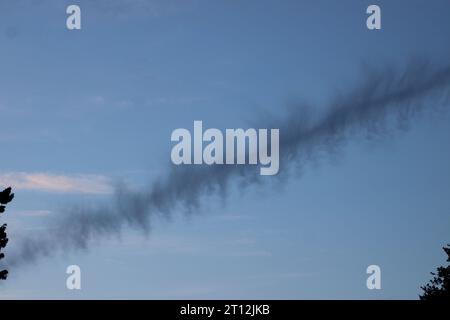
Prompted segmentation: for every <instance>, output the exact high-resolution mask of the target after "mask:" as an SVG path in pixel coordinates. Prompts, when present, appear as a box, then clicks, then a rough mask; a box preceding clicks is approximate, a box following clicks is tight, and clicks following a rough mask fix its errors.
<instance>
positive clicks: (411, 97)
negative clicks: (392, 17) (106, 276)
mask: <svg viewBox="0 0 450 320" xmlns="http://www.w3.org/2000/svg"><path fill="white" fill-rule="evenodd" d="M449 105H450V66H449V65H434V64H432V63H430V62H427V61H423V60H422V61H418V60H415V61H412V62H411V63H409V64H408V65H406V66H404V67H401V68H400V67H394V66H385V67H381V68H367V69H365V70H364V72H363V76H362V78H361V81H360V84H359V85H357V86H356V87H354V88H353V89H349V90H348V91H347V92H343V93H341V94H339V95H337V96H336V97H335V98H334V100H332V102H331V103H330V104H329V105H328V106H326V107H323V108H312V107H307V106H305V105H304V104H299V105H297V106H295V107H292V108H290V109H289V110H288V111H286V113H285V114H284V116H283V117H282V118H281V119H279V120H276V121H275V120H274V121H273V122H272V123H262V124H261V126H260V127H262V128H279V129H280V161H281V163H280V176H283V175H285V174H286V172H288V171H289V170H290V169H295V170H297V169H299V168H300V169H301V168H303V166H304V165H305V164H307V163H308V162H309V161H311V159H314V158H315V157H318V156H326V155H330V154H334V152H335V151H337V150H340V149H342V147H343V146H345V144H346V142H348V141H349V139H353V138H355V137H358V138H361V137H366V138H369V139H372V138H376V137H382V136H384V135H385V133H386V132H391V131H393V132H399V131H401V130H404V129H405V128H407V127H408V126H409V125H410V124H411V121H412V120H413V119H414V118H417V117H418V116H419V115H422V114H424V113H428V112H436V111H439V110H442V109H443V107H444V108H445V107H448V106H449ZM317 110H321V111H320V112H318V111H317ZM271 179H274V178H273V177H261V176H260V175H259V174H258V171H257V168H256V167H255V166H210V167H207V166H185V167H183V166H181V167H171V168H170V170H169V171H168V173H167V174H166V175H163V176H161V178H160V179H158V180H156V181H154V182H152V183H151V184H150V186H149V187H148V188H146V189H142V190H137V191H134V190H130V189H128V188H127V187H126V186H124V185H121V186H118V187H117V188H116V190H115V194H114V196H113V197H112V199H111V201H110V202H109V204H102V205H93V206H72V207H69V208H66V209H64V210H63V212H62V213H64V214H61V215H59V216H60V218H59V219H58V220H55V221H54V226H53V227H52V228H51V229H49V230H48V232H47V233H45V234H41V235H36V236H30V237H26V238H24V239H22V241H21V244H20V245H19V246H15V250H14V251H13V252H10V254H9V257H8V261H9V264H10V265H21V264H24V263H29V262H33V261H35V260H36V259H38V258H42V257H45V256H49V255H53V254H56V253H58V252H60V251H64V252H66V251H67V250H76V249H83V248H87V247H88V245H89V244H90V243H91V241H92V240H94V239H97V238H101V237H107V236H110V235H114V234H117V233H120V232H121V230H122V229H123V228H124V227H132V228H138V229H141V230H144V231H146V232H148V231H149V230H150V225H151V222H152V221H153V218H154V217H156V216H163V217H168V216H170V215H171V214H172V213H173V212H174V211H176V210H184V211H187V212H195V211H196V210H200V209H201V204H202V202H203V201H204V199H203V198H204V197H207V196H208V195H219V196H222V197H223V198H226V195H227V193H228V190H229V187H230V186H234V185H236V186H244V187H249V186H251V185H253V184H256V183H262V182H265V181H271ZM17 241H18V239H15V242H17Z"/></svg>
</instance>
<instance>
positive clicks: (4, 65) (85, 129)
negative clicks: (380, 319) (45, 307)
mask: <svg viewBox="0 0 450 320" xmlns="http://www.w3.org/2000/svg"><path fill="white" fill-rule="evenodd" d="M73 3H76V4H79V5H80V6H81V8H82V19H83V20H82V30H81V31H75V32H69V31H67V30H66V28H65V19H66V14H65V7H66V5H67V4H73ZM372 3H376V4H379V5H380V6H381V8H382V19H383V20H382V23H383V25H382V26H383V29H382V30H381V31H376V32H371V31H368V30H367V28H366V26H365V19H366V14H365V10H366V8H367V6H368V5H369V4H372ZM449 13H450V3H449V2H448V1H446V0H442V1H441V0H433V1H395V2H394V1H360V0H358V1H353V0H346V1H331V0H328V1H325V0H319V1H312V0H311V1H303V0H302V1H299V0H297V1H288V0H283V1H274V0H272V1H261V0H259V1H253V0H251V1H248V0H247V1H243V0H233V1H201V0H187V1H173V0H172V1H162V0H161V1H131V0H122V1H119V0H117V1H116V0H115V1H106V0H104V1H101V0H100V1H56V0H55V1H50V0H47V1H45V0H43V1H26V0H21V1H9V0H0V43H1V46H0V112H1V113H0V114H1V125H0V145H1V150H2V157H1V160H0V161H1V162H0V163H1V164H0V177H2V176H4V175H6V174H10V175H11V174H15V175H16V174H17V172H21V173H22V176H23V175H26V174H31V173H45V175H46V177H54V175H59V176H68V179H73V178H74V177H78V178H80V177H82V178H86V177H92V175H93V176H95V177H96V178H95V179H93V180H94V181H95V182H98V180H97V179H99V178H100V179H102V177H106V179H111V180H113V181H114V180H115V179H124V180H125V181H127V182H129V183H130V184H132V185H136V186H140V185H143V184H145V183H146V182H148V181H152V179H154V178H155V177H156V176H157V175H158V174H159V172H161V171H162V170H165V168H166V167H167V163H168V162H169V159H170V158H169V157H170V148H171V146H172V144H171V142H170V133H171V132H172V130H174V129H176V128H180V127H187V128H191V127H192V124H193V120H197V119H199V120H203V122H204V125H205V126H207V127H221V128H235V127H241V126H244V127H245V126H248V124H249V123H253V122H255V121H256V120H258V119H259V117H260V115H261V113H262V112H266V111H268V112H270V113H273V114H282V113H283V112H284V110H285V107H286V105H288V104H289V103H290V102H292V101H297V100H306V101H312V102H314V103H317V104H318V105H319V106H320V103H321V102H324V101H327V99H328V98H330V97H332V96H333V94H334V93H335V92H336V91H337V90H342V91H345V90H346V89H347V88H349V87H353V86H354V85H355V84H356V83H357V81H358V79H360V71H361V68H360V67H361V64H362V63H371V64H374V65H375V66H377V65H383V64H384V63H386V62H389V63H398V64H401V63H402V62H404V61H407V60H408V59H409V58H410V57H413V56H416V55H420V56H426V57H430V58H431V59H432V60H434V61H438V62H442V61H443V62H448V60H449V58H448V57H449V54H450V42H449V41H448V39H449V38H450V19H449V18H448V16H449ZM449 120H450V119H449V116H448V115H446V114H445V115H439V116H436V117H433V116H430V117H425V118H424V119H420V120H418V121H415V122H414V123H413V124H412V126H411V129H410V130H409V131H408V132H406V133H401V134H399V135H396V137H395V139H391V138H389V139H387V141H378V142H375V143H370V144H368V143H367V142H364V141H362V140H358V139H357V140H355V141H352V143H351V144H350V145H348V146H347V147H346V148H344V149H343V152H342V153H341V154H340V155H338V157H337V158H336V159H332V160H325V161H323V162H322V163H320V165H318V166H315V165H311V166H307V167H306V168H305V169H306V170H305V172H303V174H302V175H301V176H295V177H293V178H292V179H290V180H289V181H285V182H283V183H282V188H280V184H279V183H277V182H274V183H273V184H267V185H264V186H258V187H256V188H252V189H250V190H248V191H247V193H245V194H244V195H242V194H240V193H239V192H232V194H231V195H230V197H229V200H228V202H227V203H226V204H225V205H224V204H223V203H222V202H221V201H217V199H208V200H207V201H206V202H205V203H204V210H203V212H201V213H199V215H193V216H190V217H185V216H183V215H181V214H180V215H179V216H177V217H175V218H174V219H172V220H171V221H157V222H156V223H155V225H154V227H153V231H152V233H151V235H150V236H149V238H146V237H145V236H143V235H142V234H141V233H140V232H137V231H133V230H129V231H127V232H125V233H123V234H122V236H121V239H120V240H119V239H105V240H104V241H102V242H101V243H96V244H94V245H93V246H92V248H91V249H90V250H89V251H88V252H78V253H68V254H67V255H64V256H58V257H55V258H49V259H44V260H42V261H41V262H40V263H38V264H36V265H33V266H29V267H25V268H21V269H18V270H10V271H11V276H10V278H9V280H8V281H6V282H5V283H3V284H1V285H0V297H2V298H8V297H12V298H14V297H17V298H68V299H70V298H88V299H90V298H138V299H141V298H255V299H258V298H273V299H278V298H289V299H298V298H338V299H340V298H363V299H366V298H367V299H372V298H374V299H378V298H412V299H414V298H416V297H417V294H418V293H419V286H420V285H422V284H423V283H424V282H425V281H427V280H428V279H429V277H430V275H429V272H430V271H432V270H433V269H434V268H435V267H436V266H438V265H440V264H442V263H444V254H443V252H442V250H441V246H442V245H444V244H445V243H448V242H450V234H449V230H450V198H449V197H448V195H449V191H450V182H449V181H450V169H449V166H448V163H450V148H449V147H448V146H449V143H448V137H450V122H449ZM281 134H282V133H281ZM281 152H282V150H281ZM282 169H283V168H281V170H282ZM86 175H87V176H86ZM88 180H89V178H88ZM52 181H53V182H52V183H55V182H54V180H52ZM71 181H72V180H71ZM82 181H85V180H82ZM101 181H103V180H101ZM0 183H3V182H2V181H0ZM74 189H75V190H68V191H64V190H63V191H64V192H55V190H25V189H23V190H22V189H19V190H16V199H15V200H14V202H13V203H12V204H11V205H10V206H9V208H8V211H7V214H6V215H5V216H4V217H3V218H2V222H3V220H4V221H5V222H8V224H9V226H8V228H9V230H10V238H11V240H10V244H9V245H8V251H7V253H8V252H13V251H14V240H15V238H18V237H20V236H21V235H23V234H32V233H34V232H39V231H40V230H41V231H42V228H45V227H46V226H48V224H49V221H51V219H54V218H55V217H56V216H57V215H58V214H59V213H58V212H59V208H60V207H61V206H64V205H65V204H67V203H79V202H82V203H83V202H85V201H92V200H94V201H105V200H107V199H108V197H107V196H105V195H103V194H101V192H100V194H97V193H96V192H92V193H89V194H80V193H79V192H77V188H74ZM93 190H96V189H95V188H94V189H93ZM6 259H7V258H6ZM70 264H78V265H80V266H81V268H82V275H83V278H82V290H81V291H80V292H73V291H68V290H67V289H66V288H65V281H66V274H65V269H66V267H67V266H68V265H70ZM370 264H378V265H380V267H381V268H382V286H383V289H382V290H381V291H369V290H367V289H366V286H365V284H366V277H367V275H366V273H365V270H366V267H367V266H368V265H370Z"/></svg>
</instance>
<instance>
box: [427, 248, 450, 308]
mask: <svg viewBox="0 0 450 320" xmlns="http://www.w3.org/2000/svg"><path fill="white" fill-rule="evenodd" d="M442 249H443V250H444V251H445V253H446V254H447V262H450V244H448V245H447V247H443V248H442ZM431 274H432V275H433V276H434V278H433V279H432V280H430V282H429V283H428V284H427V285H425V286H423V287H420V288H421V289H422V290H423V294H422V295H421V296H420V300H447V301H448V300H450V264H449V265H448V266H446V267H439V268H437V272H436V273H434V272H431Z"/></svg>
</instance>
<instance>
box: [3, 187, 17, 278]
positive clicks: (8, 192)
mask: <svg viewBox="0 0 450 320" xmlns="http://www.w3.org/2000/svg"><path fill="white" fill-rule="evenodd" d="M13 198H14V193H11V187H9V188H6V189H5V190H3V191H2V192H0V214H3V213H4V212H5V208H6V206H5V205H6V204H7V203H9V202H11V201H12V199H13ZM7 243H8V235H7V234H6V224H3V225H2V226H1V227H0V260H1V259H3V258H4V257H5V255H4V254H3V253H2V252H1V251H2V249H3V248H5V247H6V244H7ZM7 277H8V271H7V270H0V280H6V278H7Z"/></svg>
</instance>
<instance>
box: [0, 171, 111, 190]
mask: <svg viewBox="0 0 450 320" xmlns="http://www.w3.org/2000/svg"><path fill="white" fill-rule="evenodd" d="M0 185H2V186H11V187H13V188H14V190H36V191H44V192H55V193H88V194H109V193H111V192H112V187H111V181H110V179H109V178H107V177H105V176H102V175H92V174H78V175H61V174H51V173H39V172H38V173H28V172H7V173H3V174H1V173H0Z"/></svg>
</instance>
